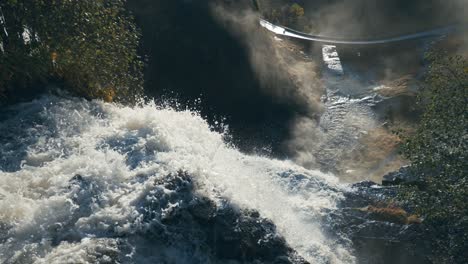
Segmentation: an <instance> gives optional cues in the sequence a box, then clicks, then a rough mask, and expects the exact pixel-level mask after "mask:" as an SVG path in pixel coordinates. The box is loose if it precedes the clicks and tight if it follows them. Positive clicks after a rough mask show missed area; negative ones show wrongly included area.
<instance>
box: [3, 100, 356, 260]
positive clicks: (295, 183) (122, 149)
mask: <svg viewBox="0 0 468 264" xmlns="http://www.w3.org/2000/svg"><path fill="white" fill-rule="evenodd" d="M1 119H2V121H0V131H2V135H0V143H1V145H0V155H1V156H0V157H1V158H0V242H1V243H0V262H1V263H96V262H99V263H114V262H129V263H131V262H136V263H143V262H144V261H148V263H154V261H161V260H164V261H169V263H190V261H192V262H193V261H194V259H198V262H195V263H203V262H205V263H206V262H207V261H208V259H209V258H208V257H203V256H201V255H203V254H202V253H200V252H199V251H200V250H198V251H193V252H190V251H187V250H186V249H184V250H182V249H181V250H178V249H177V246H174V247H173V248H172V249H168V247H166V248H165V249H164V250H165V252H161V251H158V250H155V251H154V252H153V254H155V255H158V256H154V258H151V259H149V258H143V257H141V256H138V254H139V252H140V250H143V249H140V248H144V247H147V245H143V244H144V243H138V241H139V238H138V235H140V234H142V233H144V232H147V230H148V228H149V225H148V223H147V222H145V221H146V220H145V216H144V213H143V212H142V210H141V208H140V207H139V206H140V205H141V204H142V201H145V199H146V200H148V199H149V198H148V197H149V196H148V195H149V194H151V195H152V196H151V197H162V196H157V195H159V194H161V195H167V194H170V193H171V192H174V191H173V190H168V189H167V188H164V187H162V186H161V185H158V182H164V180H165V179H166V178H167V177H168V175H175V174H178V173H180V172H181V171H183V172H184V173H186V174H187V175H190V176H191V177H192V180H193V181H194V182H195V184H196V192H197V193H198V194H199V195H201V196H203V197H208V198H209V199H211V200H213V201H215V202H216V203H218V204H219V205H220V206H221V204H222V203H223V201H224V200H229V201H230V202H231V203H232V204H234V205H236V206H238V207H239V208H247V209H255V210H258V212H259V213H260V215H261V216H262V217H265V218H268V219H270V220H271V221H272V222H273V223H274V224H275V225H276V226H277V229H278V232H279V234H280V235H281V236H283V237H284V238H285V240H286V242H287V243H288V244H289V245H290V246H291V247H292V248H293V249H294V250H296V251H297V252H298V254H299V255H301V256H302V257H304V258H305V259H306V260H308V261H309V262H311V263H353V262H354V257H353V256H352V254H351V253H350V252H349V250H348V249H347V247H346V246H345V245H341V244H340V243H337V242H336V241H335V240H333V239H330V238H328V237H327V235H326V234H325V233H324V231H323V230H322V227H321V221H322V220H323V216H324V214H325V212H326V211H327V210H332V209H334V208H335V207H336V203H337V202H338V201H339V200H340V199H341V198H342V195H341V191H340V188H341V186H340V185H339V184H338V182H337V179H336V178H335V177H334V176H333V175H329V174H324V173H321V172H319V171H311V170H306V169H304V168H302V167H299V166H297V165H295V164H293V163H292V162H289V161H279V160H274V159H269V158H266V157H259V156H249V155H245V154H242V153H240V152H239V151H238V150H236V149H235V148H233V147H232V146H230V145H229V144H227V143H226V142H225V141H224V140H223V138H224V135H223V134H220V133H216V132H213V131H212V130H211V129H210V127H209V125H208V124H207V123H206V121H205V120H203V119H202V118H201V117H200V116H199V115H198V114H197V113H194V112H191V111H174V110H171V109H167V108H161V107H158V106H156V105H155V104H147V105H144V106H141V107H135V108H131V107H124V106H118V105H115V104H109V103H104V102H101V101H92V102H89V101H85V100H80V99H64V98H57V97H52V96H47V97H43V98H41V99H39V100H36V101H33V102H30V103H25V104H21V105H17V106H15V107H13V108H10V109H8V110H5V111H4V116H3V117H2V118H1ZM155 199H156V198H155ZM158 199H159V200H161V199H162V198H158ZM182 202H183V201H181V200H175V201H170V202H168V203H167V206H166V207H164V208H160V209H158V210H159V211H158V212H155V213H154V214H155V215H156V216H153V218H154V219H157V221H159V222H158V224H159V225H163V223H162V222H163V221H162V219H164V218H165V217H167V215H169V214H170V213H171V211H173V210H175V209H174V208H177V207H179V206H181V205H180V204H181V203H182ZM129 237H132V238H131V239H130V238H129ZM126 238H129V239H126ZM259 243H260V242H259ZM155 249H160V250H163V249H161V247H156V246H155ZM145 250H148V249H145ZM169 251H171V252H169ZM180 251H184V252H183V254H182V252H180ZM174 254H179V256H178V257H174ZM163 255H164V256H163ZM182 255H184V256H182ZM195 255H197V256H198V257H197V258H195ZM170 256H172V257H170Z"/></svg>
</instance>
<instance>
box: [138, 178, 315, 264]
mask: <svg viewBox="0 0 468 264" xmlns="http://www.w3.org/2000/svg"><path fill="white" fill-rule="evenodd" d="M195 190H196V183H195V182H194V181H193V180H192V178H191V177H190V176H189V175H187V174H186V173H184V172H179V173H178V174H177V175H170V176H168V177H164V178H163V179H161V180H160V181H156V182H155V188H154V189H153V190H151V191H149V192H148V194H147V195H146V197H142V199H141V204H140V205H139V208H140V209H139V210H141V211H142V212H143V215H144V218H143V223H144V225H145V226H147V228H145V229H144V230H142V235H143V236H145V237H146V239H147V241H146V243H147V244H151V243H154V244H155V247H156V244H157V245H158V247H161V246H163V247H165V248H170V247H175V248H177V249H178V250H180V249H186V252H185V254H188V255H190V256H192V255H193V258H194V260H193V263H206V262H204V261H208V260H209V261H210V263H211V262H212V263H278V264H279V263H307V262H306V261H305V260H304V259H302V258H301V257H300V256H298V255H297V253H296V252H295V251H294V250H293V249H291V248H290V247H289V246H288V244H287V243H286V241H285V240H284V238H283V237H281V236H280V235H279V234H278V233H277V231H276V226H275V225H274V224H273V222H271V221H270V220H268V219H265V218H263V217H262V216H261V215H260V213H259V212H258V211H255V210H247V209H239V208H237V207H236V206H233V205H232V204H230V202H229V201H228V200H226V199H221V200H220V202H215V201H213V200H212V199H210V198H208V197H204V196H202V195H201V194H198V193H196V192H195ZM161 244H163V245H161ZM137 251H138V248H137ZM200 252H202V253H203V255H204V256H205V259H204V260H202V259H201V258H200V257H197V254H200ZM139 254H141V252H139ZM152 254H154V252H152ZM207 259H208V260H207ZM161 260H165V259H164V256H162V257H161Z"/></svg>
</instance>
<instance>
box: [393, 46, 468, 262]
mask: <svg viewBox="0 0 468 264" xmlns="http://www.w3.org/2000/svg"><path fill="white" fill-rule="evenodd" d="M429 59H430V61H431V65H430V67H429V73H428V78H427V80H426V85H425V86H424V88H423V90H422V92H421V94H420V96H419V101H418V104H419V105H420V106H421V108H422V109H423V113H424V114H423V116H422V120H421V123H420V124H419V127H418V129H417V131H416V133H415V134H414V135H412V136H410V137H409V138H407V139H406V142H405V144H404V146H403V153H404V154H405V156H406V157H407V158H408V159H409V160H410V161H411V164H412V170H413V173H416V175H420V176H421V177H422V178H423V180H424V184H423V185H420V186H418V187H408V186H407V187H403V189H402V192H401V193H402V198H403V199H404V200H406V201H408V202H409V203H410V204H411V205H413V206H414V207H415V208H416V210H417V211H418V212H419V213H420V214H421V215H422V216H424V217H425V223H426V224H428V225H429V226H430V227H431V229H432V230H433V232H435V233H436V235H435V237H437V239H435V240H434V241H433V242H434V245H435V246H436V249H437V251H436V252H437V253H436V254H435V256H437V258H438V259H437V260H436V261H435V262H437V263H463V261H464V260H466V259H468V255H467V254H468V252H467V251H466V248H468V203H467V200H466V199H467V197H468V177H467V176H468V175H467V174H468V151H467V150H468V74H467V69H468V63H467V61H466V59H464V58H463V57H461V56H453V57H449V56H447V55H445V54H432V55H430V56H429Z"/></svg>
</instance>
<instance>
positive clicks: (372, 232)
mask: <svg viewBox="0 0 468 264" xmlns="http://www.w3.org/2000/svg"><path fill="white" fill-rule="evenodd" d="M397 191H398V189H397V186H395V185H389V184H388V185H387V186H382V185H379V184H376V183H374V182H371V181H364V182H360V183H356V184H354V185H352V188H351V190H350V191H349V192H346V193H345V199H343V200H342V202H341V204H339V206H338V209H337V210H335V211H333V212H331V213H330V214H329V216H328V223H329V224H328V228H330V229H331V230H335V231H336V230H340V232H343V233H344V234H346V237H348V238H349V239H350V240H351V243H352V245H353V249H354V252H355V256H356V258H357V263H363V264H380V263H381V264H386V263H389V264H390V263H392V264H399V263H401V264H403V263H430V262H429V260H428V259H427V256H428V253H429V252H430V235H429V233H428V232H427V230H426V229H427V227H425V225H424V224H423V223H421V220H419V219H418V218H417V217H415V216H413V215H410V214H409V213H408V212H407V211H406V210H405V208H400V207H395V206H392V205H389V204H388V201H389V200H391V199H392V198H395V197H396V195H397Z"/></svg>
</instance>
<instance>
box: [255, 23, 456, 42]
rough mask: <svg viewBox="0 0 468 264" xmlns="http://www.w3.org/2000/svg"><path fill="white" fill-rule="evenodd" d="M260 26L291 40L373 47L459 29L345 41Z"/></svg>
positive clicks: (448, 28)
mask: <svg viewBox="0 0 468 264" xmlns="http://www.w3.org/2000/svg"><path fill="white" fill-rule="evenodd" d="M260 25H261V26H262V27H264V28H266V29H268V30H270V31H272V32H274V33H275V34H277V35H283V36H288V37H292V38H299V39H305V40H310V41H316V42H322V43H326V44H348V45H374V44H386V43H392V42H398V41H404V40H411V39H420V38H427V37H434V36H441V35H445V34H448V33H450V32H453V31H455V30H457V29H458V28H459V26H456V25H453V26H448V27H443V28H438V29H434V30H429V31H423V32H419V33H415V34H408V35H403V36H398V37H392V38H385V39H375V40H346V39H339V38H332V37H325V36H316V35H309V34H306V33H303V32H300V31H296V30H293V29H290V28H287V27H282V26H277V25H274V24H272V23H270V22H268V21H266V20H264V19H260Z"/></svg>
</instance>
